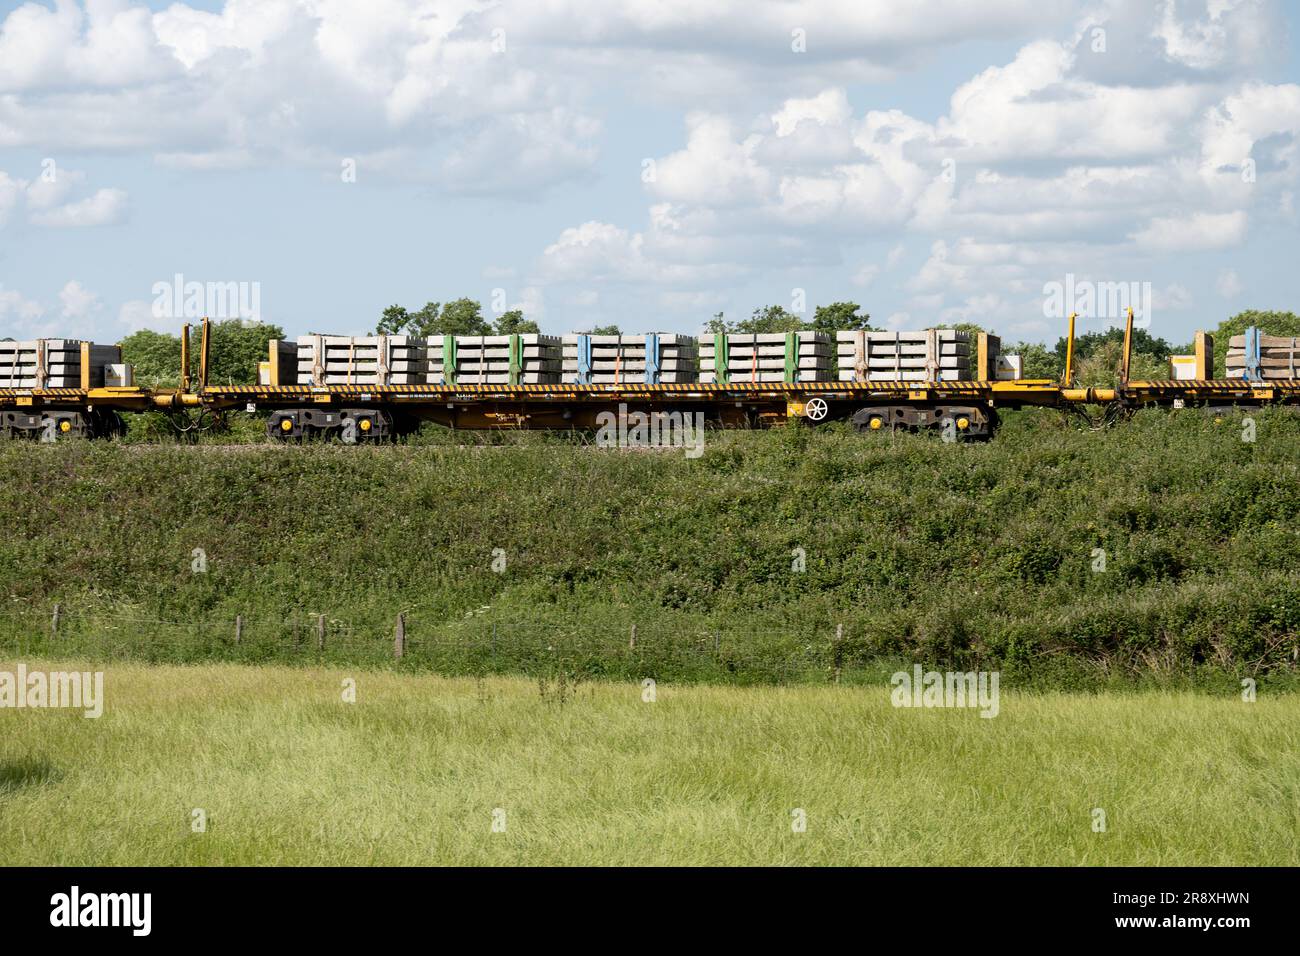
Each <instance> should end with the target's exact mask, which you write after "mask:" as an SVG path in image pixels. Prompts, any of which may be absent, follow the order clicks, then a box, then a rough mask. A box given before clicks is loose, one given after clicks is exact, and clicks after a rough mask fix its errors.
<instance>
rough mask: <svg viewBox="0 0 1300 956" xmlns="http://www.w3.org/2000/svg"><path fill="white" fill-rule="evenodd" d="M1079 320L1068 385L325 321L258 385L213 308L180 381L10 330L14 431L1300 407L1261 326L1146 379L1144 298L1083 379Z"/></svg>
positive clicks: (936, 417) (319, 433) (980, 367)
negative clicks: (1219, 368)
mask: <svg viewBox="0 0 1300 956" xmlns="http://www.w3.org/2000/svg"><path fill="white" fill-rule="evenodd" d="M1074 320H1075V316H1071V317H1070V327H1069V338H1068V339H1067V342H1068V349H1067V354H1066V362H1065V374H1064V376H1063V377H1062V379H1061V380H1060V381H1051V380H1046V379H1025V378H1022V377H1021V375H1020V369H1019V362H1018V357H1016V356H1006V355H1003V354H1001V352H1000V347H999V342H998V339H997V338H996V336H992V335H987V334H985V333H978V334H968V333H963V332H956V331H953V330H941V329H931V330H928V331H925V332H916V333H878V332H866V331H848V332H839V333H835V334H833V335H832V334H829V333H823V332H790V333H781V334H777V335H736V334H731V335H717V336H705V337H702V338H701V339H698V340H697V339H694V338H692V337H687V336H676V335H666V334H665V335H643V336H596V335H573V336H564V337H562V338H561V337H557V336H544V335H510V336H440V337H432V338H415V337H411V336H384V335H375V336H367V337H363V338H356V337H345V336H325V335H310V336H302V337H300V338H299V339H298V340H297V341H296V342H284V341H279V340H272V341H271V342H269V344H268V351H267V359H266V361H263V362H262V363H260V368H259V376H258V383H257V384H255V385H222V384H213V383H210V382H209V381H208V346H209V329H210V326H209V324H208V322H207V320H206V319H205V320H204V322H203V327H202V336H201V338H200V342H201V344H200V348H199V355H198V356H197V361H196V362H193V361H191V356H190V355H189V351H190V350H189V342H190V335H189V327H188V326H186V327H185V329H184V332H183V334H182V337H181V343H182V345H181V351H182V355H181V378H180V387H179V388H143V387H139V386H136V385H135V384H134V382H133V381H132V378H131V372H130V368H129V367H128V366H124V365H122V364H121V363H120V354H119V355H116V356H114V355H113V354H111V353H105V352H102V351H99V350H102V349H103V348H104V347H102V346H92V345H91V344H90V343H87V342H77V341H75V340H48V339H47V340H40V341H39V342H37V343H14V342H4V343H0V435H2V436H3V437H6V438H31V439H37V440H40V441H57V440H60V439H66V438H73V437H92V438H94V437H100V438H102V437H111V436H114V435H119V434H121V433H122V432H123V431H124V420H123V416H124V415H127V414H131V413H139V412H143V411H148V410H162V411H164V412H167V413H170V414H172V415H173V416H174V417H175V418H176V419H177V420H178V422H179V421H186V422H191V423H192V422H193V421H194V418H195V417H196V416H195V413H198V417H202V416H203V415H204V414H205V413H206V414H211V415H214V416H221V415H223V414H225V413H226V412H229V411H231V410H239V409H246V410H249V411H262V412H265V413H266V414H267V419H266V427H267V435H268V437H269V438H270V439H271V440H274V441H294V440H300V439H303V438H308V437H322V438H337V439H338V440H340V441H342V442H344V443H346V444H357V443H362V442H376V441H384V440H387V439H391V438H392V437H394V436H396V435H400V434H402V433H404V432H407V431H410V430H412V429H414V428H416V427H418V425H419V423H420V422H422V421H432V422H437V423H440V424H442V425H446V426H449V427H452V428H467V429H491V428H550V429H570V428H576V429H590V428H595V427H597V426H598V424H599V422H598V418H599V416H600V415H601V413H602V412H604V413H608V412H616V413H617V412H618V411H620V410H621V411H623V412H624V413H627V414H632V413H636V412H641V413H646V414H647V415H653V414H655V413H669V414H671V413H692V414H695V413H699V414H702V415H703V416H704V421H706V422H710V423H712V424H714V425H716V426H722V427H763V426H767V425H774V424H780V423H783V422H786V421H788V420H790V419H798V420H802V421H805V422H807V423H810V424H813V425H816V424H820V423H822V422H827V421H831V420H837V419H848V420H849V421H851V422H852V424H853V425H854V426H855V427H856V428H858V429H861V430H863V431H866V432H872V431H881V430H894V429H900V428H901V429H909V430H923V429H936V430H941V431H943V432H944V433H945V437H950V438H954V439H960V440H978V439H984V438H987V437H989V436H990V435H991V434H992V433H993V431H994V429H995V428H996V426H997V421H998V412H999V411H1000V410H1003V409H1008V408H1020V407H1025V406H1040V407H1052V408H1060V409H1065V410H1074V411H1078V412H1080V413H1084V414H1087V415H1089V416H1090V417H1091V418H1092V420H1093V421H1094V422H1095V421H1098V420H1106V419H1108V418H1111V417H1114V416H1118V415H1122V414H1124V413H1125V412H1127V411H1129V410H1132V409H1135V408H1138V407H1141V406H1147V405H1156V406H1160V405H1163V406H1175V407H1180V406H1183V405H1187V406H1208V407H1211V408H1225V407H1232V406H1247V407H1250V406H1262V405H1268V404H1300V377H1297V372H1296V365H1297V355H1296V353H1297V351H1298V349H1297V340H1295V339H1290V340H1281V339H1277V340H1275V339H1273V338H1271V337H1269V336H1265V335H1262V334H1261V333H1260V332H1259V331H1258V330H1255V329H1249V330H1247V334H1246V335H1245V336H1243V337H1240V338H1242V339H1243V341H1242V342H1238V341H1237V339H1236V338H1234V340H1233V341H1232V343H1230V346H1231V348H1230V351H1229V353H1228V355H1229V358H1228V368H1227V369H1226V370H1225V377H1221V378H1216V377H1215V374H1214V367H1213V362H1214V360H1213V348H1212V342H1211V340H1210V337H1209V336H1208V335H1207V334H1205V333H1203V332H1198V333H1197V334H1196V339H1195V346H1194V348H1195V354H1194V355H1189V356H1175V357H1174V358H1173V360H1172V361H1171V374H1170V377H1169V379H1167V380H1163V381H1130V379H1129V375H1128V367H1129V358H1130V355H1131V351H1132V331H1133V316H1132V313H1131V311H1130V314H1129V317H1128V323H1127V327H1126V330H1125V339H1124V352H1123V360H1122V367H1121V370H1120V380H1119V384H1118V385H1116V386H1115V387H1113V388H1081V387H1075V385H1074V384H1073V380H1072V379H1073V375H1072V373H1073V345H1074ZM6 349H7V352H6ZM114 358H116V361H113V359H114ZM193 365H197V369H194V368H192V366H193ZM1085 408H1087V409H1088V410H1089V411H1088V412H1084V409H1085ZM1098 410H1100V411H1098ZM1098 415H1100V416H1101V417H1100V419H1098V418H1097V416H1098Z"/></svg>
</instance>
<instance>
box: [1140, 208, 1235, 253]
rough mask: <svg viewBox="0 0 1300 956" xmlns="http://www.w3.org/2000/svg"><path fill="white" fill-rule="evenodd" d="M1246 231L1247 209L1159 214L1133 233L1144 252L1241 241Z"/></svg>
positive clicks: (1219, 246)
mask: <svg viewBox="0 0 1300 956" xmlns="http://www.w3.org/2000/svg"><path fill="white" fill-rule="evenodd" d="M1245 235H1246V213H1245V212H1244V211H1242V210H1237V211H1236V212H1224V213H1214V212H1195V213H1192V214H1191V215H1188V216H1159V217H1156V218H1154V219H1152V220H1151V221H1150V222H1149V223H1147V225H1146V226H1144V227H1143V228H1141V229H1139V230H1137V232H1135V233H1133V235H1132V238H1133V241H1134V242H1135V243H1136V244H1137V246H1138V248H1139V249H1141V250H1142V251H1144V252H1157V253H1168V252H1193V251H1197V250H1201V249H1224V248H1227V247H1229V246H1235V245H1238V244H1239V243H1240V242H1241V241H1242V239H1244V238H1245Z"/></svg>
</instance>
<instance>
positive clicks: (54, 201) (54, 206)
mask: <svg viewBox="0 0 1300 956" xmlns="http://www.w3.org/2000/svg"><path fill="white" fill-rule="evenodd" d="M47 173H48V174H47ZM85 179H86V174H85V173H84V172H82V171H80V170H75V169H61V168H58V167H51V168H50V169H49V170H48V171H46V170H43V171H42V173H41V174H40V175H38V176H37V177H36V178H34V179H32V180H25V179H18V178H15V177H13V176H10V175H9V174H8V173H6V172H5V171H4V170H0V226H4V225H5V223H6V221H7V220H9V219H10V218H11V217H12V215H13V214H14V212H15V211H16V210H17V209H18V208H19V207H22V208H24V209H25V210H26V212H27V221H28V222H30V223H32V224H33V225H37V226H60V227H75V226H102V225H107V224H111V223H116V222H121V221H122V219H123V218H125V215H126V210H127V194H126V191H125V190H122V189H100V190H98V191H96V192H95V193H93V194H92V195H90V196H87V197H85V198H82V199H74V200H71V201H69V199H70V197H71V196H72V195H74V194H75V192H76V191H77V190H78V188H79V187H80V186H81V185H82V183H84V182H85Z"/></svg>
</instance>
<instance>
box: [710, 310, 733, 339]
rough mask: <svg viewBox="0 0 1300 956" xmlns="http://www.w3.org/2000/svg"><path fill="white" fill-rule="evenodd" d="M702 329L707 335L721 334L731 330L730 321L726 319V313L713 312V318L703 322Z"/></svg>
mask: <svg viewBox="0 0 1300 956" xmlns="http://www.w3.org/2000/svg"><path fill="white" fill-rule="evenodd" d="M704 331H705V333H706V334H707V335H722V334H724V333H726V332H731V331H733V329H732V327H731V323H730V322H728V321H727V316H726V313H724V312H715V313H713V318H711V319H709V321H707V322H705V323H704Z"/></svg>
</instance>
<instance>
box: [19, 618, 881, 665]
mask: <svg viewBox="0 0 1300 956" xmlns="http://www.w3.org/2000/svg"><path fill="white" fill-rule="evenodd" d="M845 646H846V645H845V642H844V640H843V631H842V629H836V628H827V630H826V631H825V632H824V633H816V634H796V633H794V632H792V631H786V630H755V629H753V628H745V629H732V630H727V629H712V628H697V629H689V628H687V629H684V628H682V627H681V626H677V625H674V624H671V623H663V622H656V623H652V624H644V625H643V624H630V625H627V626H626V627H620V626H615V625H609V626H605V625H596V624H591V623H581V622H576V623H573V624H560V623H555V622H547V621H520V620H488V619H480V618H475V619H467V620H463V621H445V620H443V621H439V620H436V619H434V618H433V617H432V616H423V615H421V614H420V613H419V612H418V611H415V612H411V611H403V612H397V613H394V614H393V615H392V617H391V618H389V619H388V620H383V621H381V620H375V619H353V620H349V619H348V618H346V617H342V616H336V615H332V614H326V613H321V614H315V613H307V612H290V613H289V614H287V615H283V616H279V615H267V614H262V615H256V614H250V615H243V614H236V615H224V616H211V617H206V618H200V617H195V618H185V619H181V620H166V619H162V618H160V617H157V616H151V615H148V614H145V613H141V612H139V611H136V610H131V609H123V608H119V607H93V606H92V607H74V606H68V605H64V604H54V605H51V606H48V607H44V608H41V607H33V606H30V605H28V606H22V607H18V606H10V607H7V608H4V609H3V610H0V653H6V654H10V655H16V656H33V657H69V656H79V657H85V658H89V659H91V660H97V661H104V662H129V661H138V662H147V663H177V664H181V663H204V662H234V663H285V664H296V665H300V666H311V665H321V666H327V665H328V666H333V665H344V664H346V665H365V666H373V667H388V668H397V669H403V670H417V671H433V672H438V673H443V674H450V675H482V674H523V675H530V676H559V675H567V676H569V677H572V678H602V677H603V678H608V679H634V680H639V679H642V678H646V677H650V678H654V679H656V680H679V681H702V682H725V683H765V684H790V683H829V682H837V681H839V680H841V678H842V676H843V675H845V674H847V673H850V672H853V671H855V670H858V669H859V668H858V666H857V662H856V661H853V660H846V654H845Z"/></svg>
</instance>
